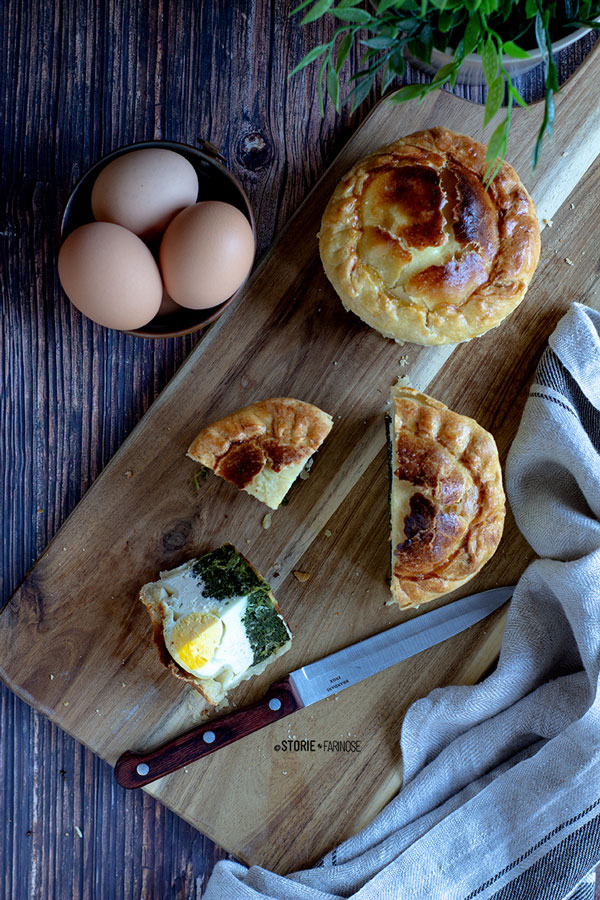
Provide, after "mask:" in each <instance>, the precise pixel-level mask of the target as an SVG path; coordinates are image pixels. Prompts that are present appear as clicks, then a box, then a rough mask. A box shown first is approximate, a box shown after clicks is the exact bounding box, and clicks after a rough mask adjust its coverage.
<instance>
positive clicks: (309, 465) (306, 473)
mask: <svg viewBox="0 0 600 900" xmlns="http://www.w3.org/2000/svg"><path fill="white" fill-rule="evenodd" d="M313 461H314V460H313V458H312V456H311V458H310V459H308V460H307V461H306V465H305V466H304V468H303V469H302V471H301V472H300V475H299V476H298V477H299V478H301V479H302V481H306V479H307V478H308V477H309V475H310V470H311V469H312V465H313Z"/></svg>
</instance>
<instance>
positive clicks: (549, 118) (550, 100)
mask: <svg viewBox="0 0 600 900" xmlns="http://www.w3.org/2000/svg"><path fill="white" fill-rule="evenodd" d="M553 126H554V93H553V91H551V90H546V103H545V107H544V118H543V121H542V124H541V126H540V130H539V132H538V136H537V140H536V142H535V147H534V148H533V154H532V157H531V166H532V168H533V169H534V170H535V167H536V166H537V164H538V161H539V158H540V153H541V152H542V145H543V143H544V137H545V136H546V135H548V138H549V139H550V138H551V137H552V130H553Z"/></svg>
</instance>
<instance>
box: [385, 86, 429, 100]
mask: <svg viewBox="0 0 600 900" xmlns="http://www.w3.org/2000/svg"><path fill="white" fill-rule="evenodd" d="M428 87H429V85H428V84H405V85H404V87H401V88H400V90H399V91H396V93H395V94H392V96H391V97H390V98H389V99H390V100H391V101H392V103H404V102H405V101H406V100H414V99H415V98H416V97H420V96H421V95H424V94H426V93H427V89H428Z"/></svg>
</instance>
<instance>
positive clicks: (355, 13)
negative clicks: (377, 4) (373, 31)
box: [330, 6, 372, 25]
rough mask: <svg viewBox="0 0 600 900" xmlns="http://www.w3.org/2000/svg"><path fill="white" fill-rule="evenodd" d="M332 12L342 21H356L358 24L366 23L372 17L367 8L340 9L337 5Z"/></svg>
mask: <svg viewBox="0 0 600 900" xmlns="http://www.w3.org/2000/svg"><path fill="white" fill-rule="evenodd" d="M330 13H331V15H332V16H335V17H336V18H337V19H341V20H342V22H355V23H356V24H357V25H366V24H367V23H368V22H370V21H371V19H372V16H371V13H368V12H367V11H366V9H340V8H339V7H338V6H336V7H335V8H334V9H332V10H330Z"/></svg>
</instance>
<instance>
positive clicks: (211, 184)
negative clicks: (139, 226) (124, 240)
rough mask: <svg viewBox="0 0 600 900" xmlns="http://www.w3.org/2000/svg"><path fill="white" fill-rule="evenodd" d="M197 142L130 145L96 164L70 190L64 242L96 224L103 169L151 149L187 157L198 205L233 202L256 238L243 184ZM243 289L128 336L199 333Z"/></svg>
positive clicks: (206, 146)
mask: <svg viewBox="0 0 600 900" xmlns="http://www.w3.org/2000/svg"><path fill="white" fill-rule="evenodd" d="M198 143H199V145H200V146H199V147H191V146H189V145H188V144H178V143H176V142H175V141H143V142H141V143H139V144H129V145H128V146H127V147H120V148H119V149H118V150H114V151H113V152H112V153H109V154H108V156H105V157H104V158H103V159H101V160H100V161H99V162H97V163H96V164H95V165H93V166H92V167H91V169H88V171H87V172H86V173H85V175H83V176H82V177H81V178H80V179H79V181H78V182H77V184H76V185H75V187H74V188H73V190H72V191H71V195H70V197H69V199H68V201H67V205H66V207H65V211H64V213H63V217H62V221H61V225H60V240H61V243H62V242H63V241H64V239H65V238H66V237H67V236H68V235H69V234H70V233H71V232H72V231H74V230H75V229H76V228H79V226H80V225H85V224H87V223H88V222H94V221H95V220H94V216H93V213H92V207H91V196H92V187H93V186H94V182H95V181H96V178H97V177H98V175H99V174H100V172H101V170H102V169H103V168H104V167H105V166H106V165H108V163H109V162H112V160H113V159H116V158H117V157H118V156H122V155H123V154H124V153H130V152H131V151H132V150H144V149H146V148H149V147H158V148H159V149H163V150H174V151H175V153H180V154H181V155H182V156H184V157H185V158H186V159H187V160H188V161H189V162H191V164H192V165H193V167H194V169H195V170H196V173H197V175H198V185H199V188H198V202H200V201H201V200H223V201H224V202H225V203H231V205H232V206H235V207H237V208H238V209H239V210H240V211H241V212H243V213H244V215H245V216H246V218H247V219H248V221H249V222H250V225H251V226H252V232H253V233H254V235H255V237H256V230H255V226H254V216H253V214H252V209H251V207H250V203H249V201H248V198H247V196H246V194H245V192H244V189H243V188H242V186H241V184H240V183H239V181H238V180H237V178H236V177H235V176H234V175H232V174H231V172H229V171H228V170H227V169H226V168H225V165H224V162H225V160H224V159H223V157H222V156H221V155H220V153H219V152H218V150H216V148H215V147H213V146H212V145H211V144H209V143H208V142H207V141H198ZM150 249H151V250H152V251H153V252H154V253H155V254H156V253H157V251H158V247H152V246H151V247H150ZM241 288H242V286H240V288H239V289H238V290H237V291H236V292H235V294H232V295H231V297H229V298H228V299H227V300H225V301H224V302H223V303H220V304H219V305H218V306H213V307H212V308H211V309H184V308H183V307H179V308H178V309H177V310H175V311H173V312H169V313H165V314H163V315H161V314H159V315H157V316H155V318H154V319H152V321H151V322H148V324H147V325H144V326H143V327H142V328H136V329H135V331H129V332H127V333H128V334H135V335H137V336H138V337H150V338H167V337H177V336H179V335H183V334H190V333H191V332H193V331H198V330H199V329H200V328H204V327H205V326H206V325H210V324H211V322H215V321H216V320H217V319H218V318H219V316H220V315H221V314H222V313H223V312H224V311H225V310H226V309H227V307H228V306H229V305H230V304H231V303H232V302H233V300H234V299H235V298H236V297H237V295H238V293H239V291H240V290H241Z"/></svg>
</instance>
